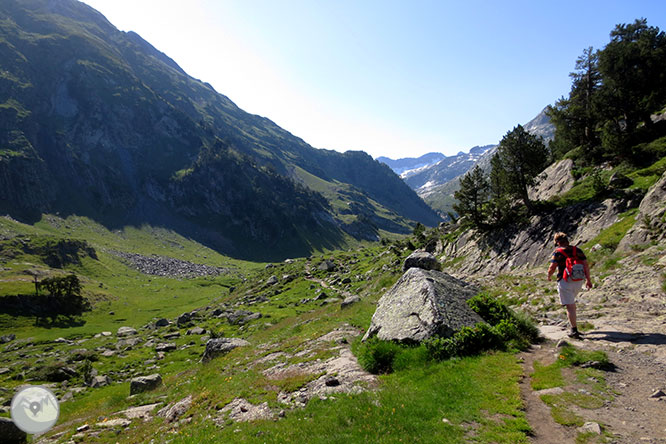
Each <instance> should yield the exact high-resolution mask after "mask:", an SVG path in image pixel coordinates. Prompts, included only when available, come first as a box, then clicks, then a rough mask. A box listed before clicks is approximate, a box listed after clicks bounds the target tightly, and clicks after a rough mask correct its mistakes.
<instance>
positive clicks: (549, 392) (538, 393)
mask: <svg viewBox="0 0 666 444" xmlns="http://www.w3.org/2000/svg"><path fill="white" fill-rule="evenodd" d="M562 393H564V389H563V388H562V387H553V388H549V389H543V390H538V391H535V392H534V396H537V397H539V396H543V395H561V394H562Z"/></svg>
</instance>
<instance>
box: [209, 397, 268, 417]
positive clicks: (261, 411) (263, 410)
mask: <svg viewBox="0 0 666 444" xmlns="http://www.w3.org/2000/svg"><path fill="white" fill-rule="evenodd" d="M220 412H221V413H223V414H224V413H228V417H229V419H231V420H233V421H237V422H245V421H256V420H258V419H273V412H272V411H271V409H270V407H268V403H267V402H264V403H263V404H259V405H254V404H251V403H249V402H248V401H246V400H245V399H242V398H236V399H234V400H233V401H231V402H230V403H229V404H227V405H226V406H225V407H224V408H222V410H220ZM220 419H222V418H220Z"/></svg>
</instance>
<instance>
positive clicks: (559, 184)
mask: <svg viewBox="0 0 666 444" xmlns="http://www.w3.org/2000/svg"><path fill="white" fill-rule="evenodd" d="M573 166H574V164H573V160H571V159H564V160H560V161H559V162H555V163H554V164H552V165H551V166H549V167H548V168H546V169H545V170H544V171H543V173H541V174H539V176H538V178H537V184H536V185H535V186H534V187H533V188H530V189H529V190H528V195H529V198H530V199H532V200H548V199H550V198H551V197H555V196H558V195H560V194H563V193H566V192H567V191H569V190H570V189H571V188H573V186H574V178H573V175H572V174H571V172H572V170H573Z"/></svg>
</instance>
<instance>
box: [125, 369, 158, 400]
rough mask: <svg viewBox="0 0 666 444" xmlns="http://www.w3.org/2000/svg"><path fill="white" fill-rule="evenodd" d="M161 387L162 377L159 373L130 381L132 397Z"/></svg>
mask: <svg viewBox="0 0 666 444" xmlns="http://www.w3.org/2000/svg"><path fill="white" fill-rule="evenodd" d="M160 385H162V376H160V375H159V374H158V373H155V374H152V375H148V376H139V377H137V378H133V379H132V380H131V381H130V396H131V395H136V394H137V393H143V392H147V391H150V390H154V389H156V388H157V387H159V386H160Z"/></svg>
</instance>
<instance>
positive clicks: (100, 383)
mask: <svg viewBox="0 0 666 444" xmlns="http://www.w3.org/2000/svg"><path fill="white" fill-rule="evenodd" d="M109 384H111V379H109V377H108V376H106V375H104V376H95V377H94V378H92V380H91V381H90V387H92V388H98V387H104V386H106V385H109Z"/></svg>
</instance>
